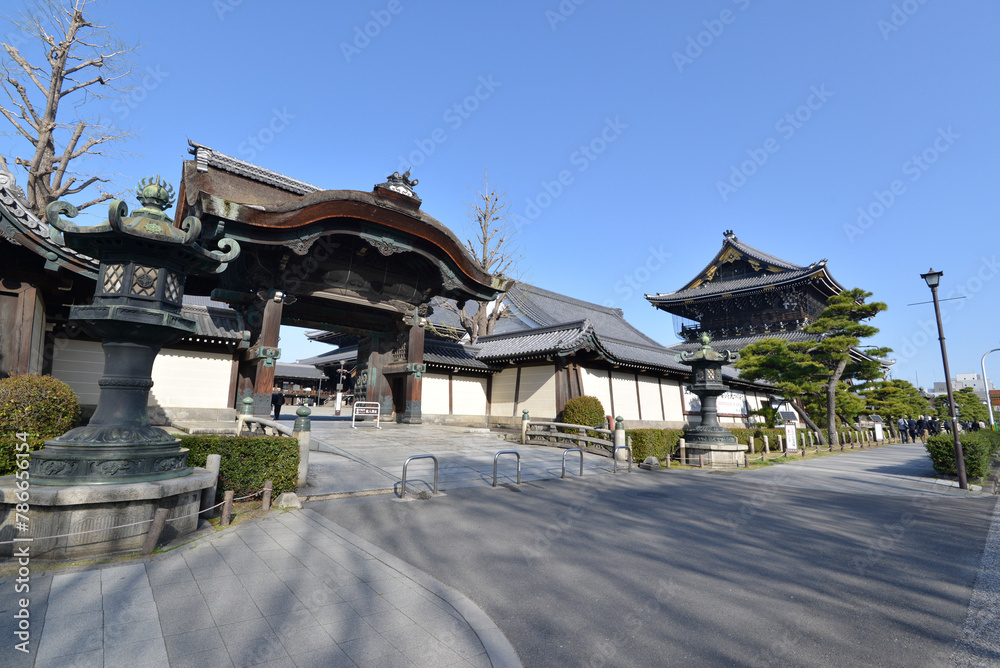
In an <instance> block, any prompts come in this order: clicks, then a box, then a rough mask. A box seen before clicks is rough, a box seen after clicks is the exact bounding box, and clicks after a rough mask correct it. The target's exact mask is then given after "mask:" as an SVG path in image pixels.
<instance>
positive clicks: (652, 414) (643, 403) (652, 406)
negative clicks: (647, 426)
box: [639, 376, 666, 420]
mask: <svg viewBox="0 0 1000 668" xmlns="http://www.w3.org/2000/svg"><path fill="white" fill-rule="evenodd" d="M639 405H640V407H641V408H642V419H643V420H665V419H666V418H665V417H664V416H663V406H662V404H661V403H660V385H659V383H657V382H656V378H651V377H650V376H639Z"/></svg>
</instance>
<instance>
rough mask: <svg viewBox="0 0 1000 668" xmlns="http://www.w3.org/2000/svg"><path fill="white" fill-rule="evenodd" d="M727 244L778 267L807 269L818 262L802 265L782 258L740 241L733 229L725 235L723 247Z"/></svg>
mask: <svg viewBox="0 0 1000 668" xmlns="http://www.w3.org/2000/svg"><path fill="white" fill-rule="evenodd" d="M726 244H731V245H732V246H733V247H734V248H736V250H738V251H740V252H741V253H744V254H745V255H752V256H753V257H754V259H757V260H762V261H764V262H767V263H768V264H771V265H774V266H776V267H781V268H783V269H789V270H799V269H807V268H808V267H812V266H815V265H816V264H817V263H815V262H814V263H812V264H810V265H808V266H802V265H797V264H794V263H792V262H789V261H788V260H782V259H781V258H780V257H777V256H775V255H771V254H770V253H765V252H764V251H762V250H760V249H759V248H756V247H754V246H751V245H750V244H748V243H746V242H744V241H740V240H739V238H738V237H737V236H736V235H735V234H734V233H733V231H732V230H728V231H727V233H726V235H725V241H723V243H722V246H723V248H725V247H726ZM720 253H721V251H720Z"/></svg>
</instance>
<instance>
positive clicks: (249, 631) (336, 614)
mask: <svg viewBox="0 0 1000 668" xmlns="http://www.w3.org/2000/svg"><path fill="white" fill-rule="evenodd" d="M14 585H15V582H14V579H13V578H6V579H3V580H0V611H2V612H0V614H2V618H0V637H4V638H8V639H9V638H12V637H13V632H14V630H16V626H17V621H16V620H15V619H14V616H13V615H14V612H15V611H16V609H17V605H18V601H17V598H18V597H17V595H16V594H14ZM31 587H32V590H31V592H30V597H31V602H30V606H29V611H30V613H31V626H30V628H31V641H30V645H29V647H30V649H31V652H30V653H28V654H25V653H22V652H19V651H17V650H16V649H14V648H13V646H12V645H13V643H12V642H10V641H5V642H4V643H3V646H2V647H0V665H3V666H5V667H6V666H10V667H11V668H21V667H25V668H27V667H29V666H36V667H37V666H59V667H60V668H68V667H76V666H97V667H104V668H110V667H112V666H128V667H129V668H134V667H137V666H138V667H145V666H149V667H159V666H212V667H213V668H214V667H216V666H232V667H233V668H241V667H243V666H254V665H274V666H278V665H287V666H293V667H294V666H298V667H304V666H325V667H326V666H345V667H349V668H363V667H366V666H382V665H386V666H389V665H391V666H400V667H403V668H406V667H414V668H422V667H424V666H430V665H434V666H454V667H455V668H472V667H478V666H490V665H492V666H520V665H521V664H520V662H519V660H518V659H517V655H516V653H515V652H514V650H513V648H512V647H511V646H510V643H508V642H507V640H506V638H504V637H503V634H502V633H500V632H499V630H498V628H497V626H496V624H494V623H493V621H492V620H491V619H489V617H487V616H486V615H485V614H484V613H483V612H482V610H480V609H479V608H478V607H477V606H476V605H475V604H474V603H472V601H470V600H469V599H468V598H466V597H465V596H464V595H462V594H460V593H459V592H457V591H455V590H453V589H450V588H449V587H447V586H445V585H443V584H441V583H440V582H438V581H437V580H434V579H433V578H431V577H430V576H427V575H426V574H424V573H423V572H421V571H419V570H417V569H415V568H413V567H412V566H410V565H409V564H407V563H406V562H404V561H402V560H400V559H397V558H396V557H393V556H392V555H389V554H388V553H386V552H384V551H383V550H381V549H380V548H378V547H376V546H374V545H372V544H371V543H369V542H367V541H365V540H364V539H362V538H360V537H358V536H355V535H354V534H351V533H350V532H348V531H346V530H345V529H343V528H342V527H340V526H339V525H337V524H336V523H334V522H332V521H331V520H329V519H326V518H324V517H322V516H320V515H318V514H316V513H314V512H313V511H311V510H303V511H291V512H285V513H271V514H270V515H268V516H266V517H264V518H260V519H258V520H254V521H252V522H247V523H244V524H240V525H238V526H236V527H233V528H231V529H228V530H226V531H223V532H220V533H218V534H215V535H213V536H210V537H206V538H203V539H201V540H198V541H196V542H195V543H193V544H192V545H191V546H184V547H180V548H178V549H176V550H173V551H171V552H168V553H166V554H163V555H159V556H157V557H155V558H152V559H146V560H142V561H139V562H129V563H127V564H115V565H105V566H103V567H99V568H89V569H82V570H66V571H58V572H54V573H52V574H43V575H39V577H37V578H36V579H34V580H32V582H31Z"/></svg>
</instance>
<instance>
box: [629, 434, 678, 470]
mask: <svg viewBox="0 0 1000 668" xmlns="http://www.w3.org/2000/svg"><path fill="white" fill-rule="evenodd" d="M683 435H684V432H683V431H682V430H680V429H626V430H625V437H626V438H631V439H632V461H634V462H639V463H642V462H643V461H645V460H646V457H656V458H657V459H659V460H660V461H663V460H664V459H666V458H667V457H668V456H670V455H672V454H673V453H674V451H676V450H677V445H678V444H679V442H680V439H681V436H683Z"/></svg>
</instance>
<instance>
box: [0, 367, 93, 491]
mask: <svg viewBox="0 0 1000 668" xmlns="http://www.w3.org/2000/svg"><path fill="white" fill-rule="evenodd" d="M79 421H80V402H79V401H78V400H77V398H76V394H75V393H74V392H73V390H71V389H70V388H69V385H67V384H66V383H64V382H62V381H61V380H57V379H55V378H53V377H52V376H39V375H36V374H29V375H24V376H11V377H10V378H2V379H0V475H10V474H11V473H14V472H15V471H16V470H17V466H16V464H17V457H16V456H15V455H16V452H17V450H16V447H17V444H18V443H21V439H19V438H18V437H17V434H23V433H27V442H28V446H29V449H30V450H31V451H32V452H33V451H35V450H39V449H40V448H41V447H42V445H43V444H44V442H45V440H46V439H49V438H55V437H56V436H61V435H63V434H65V433H66V432H67V431H69V430H70V429H72V428H73V427H75V426H76V425H77V423H78V422H79Z"/></svg>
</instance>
